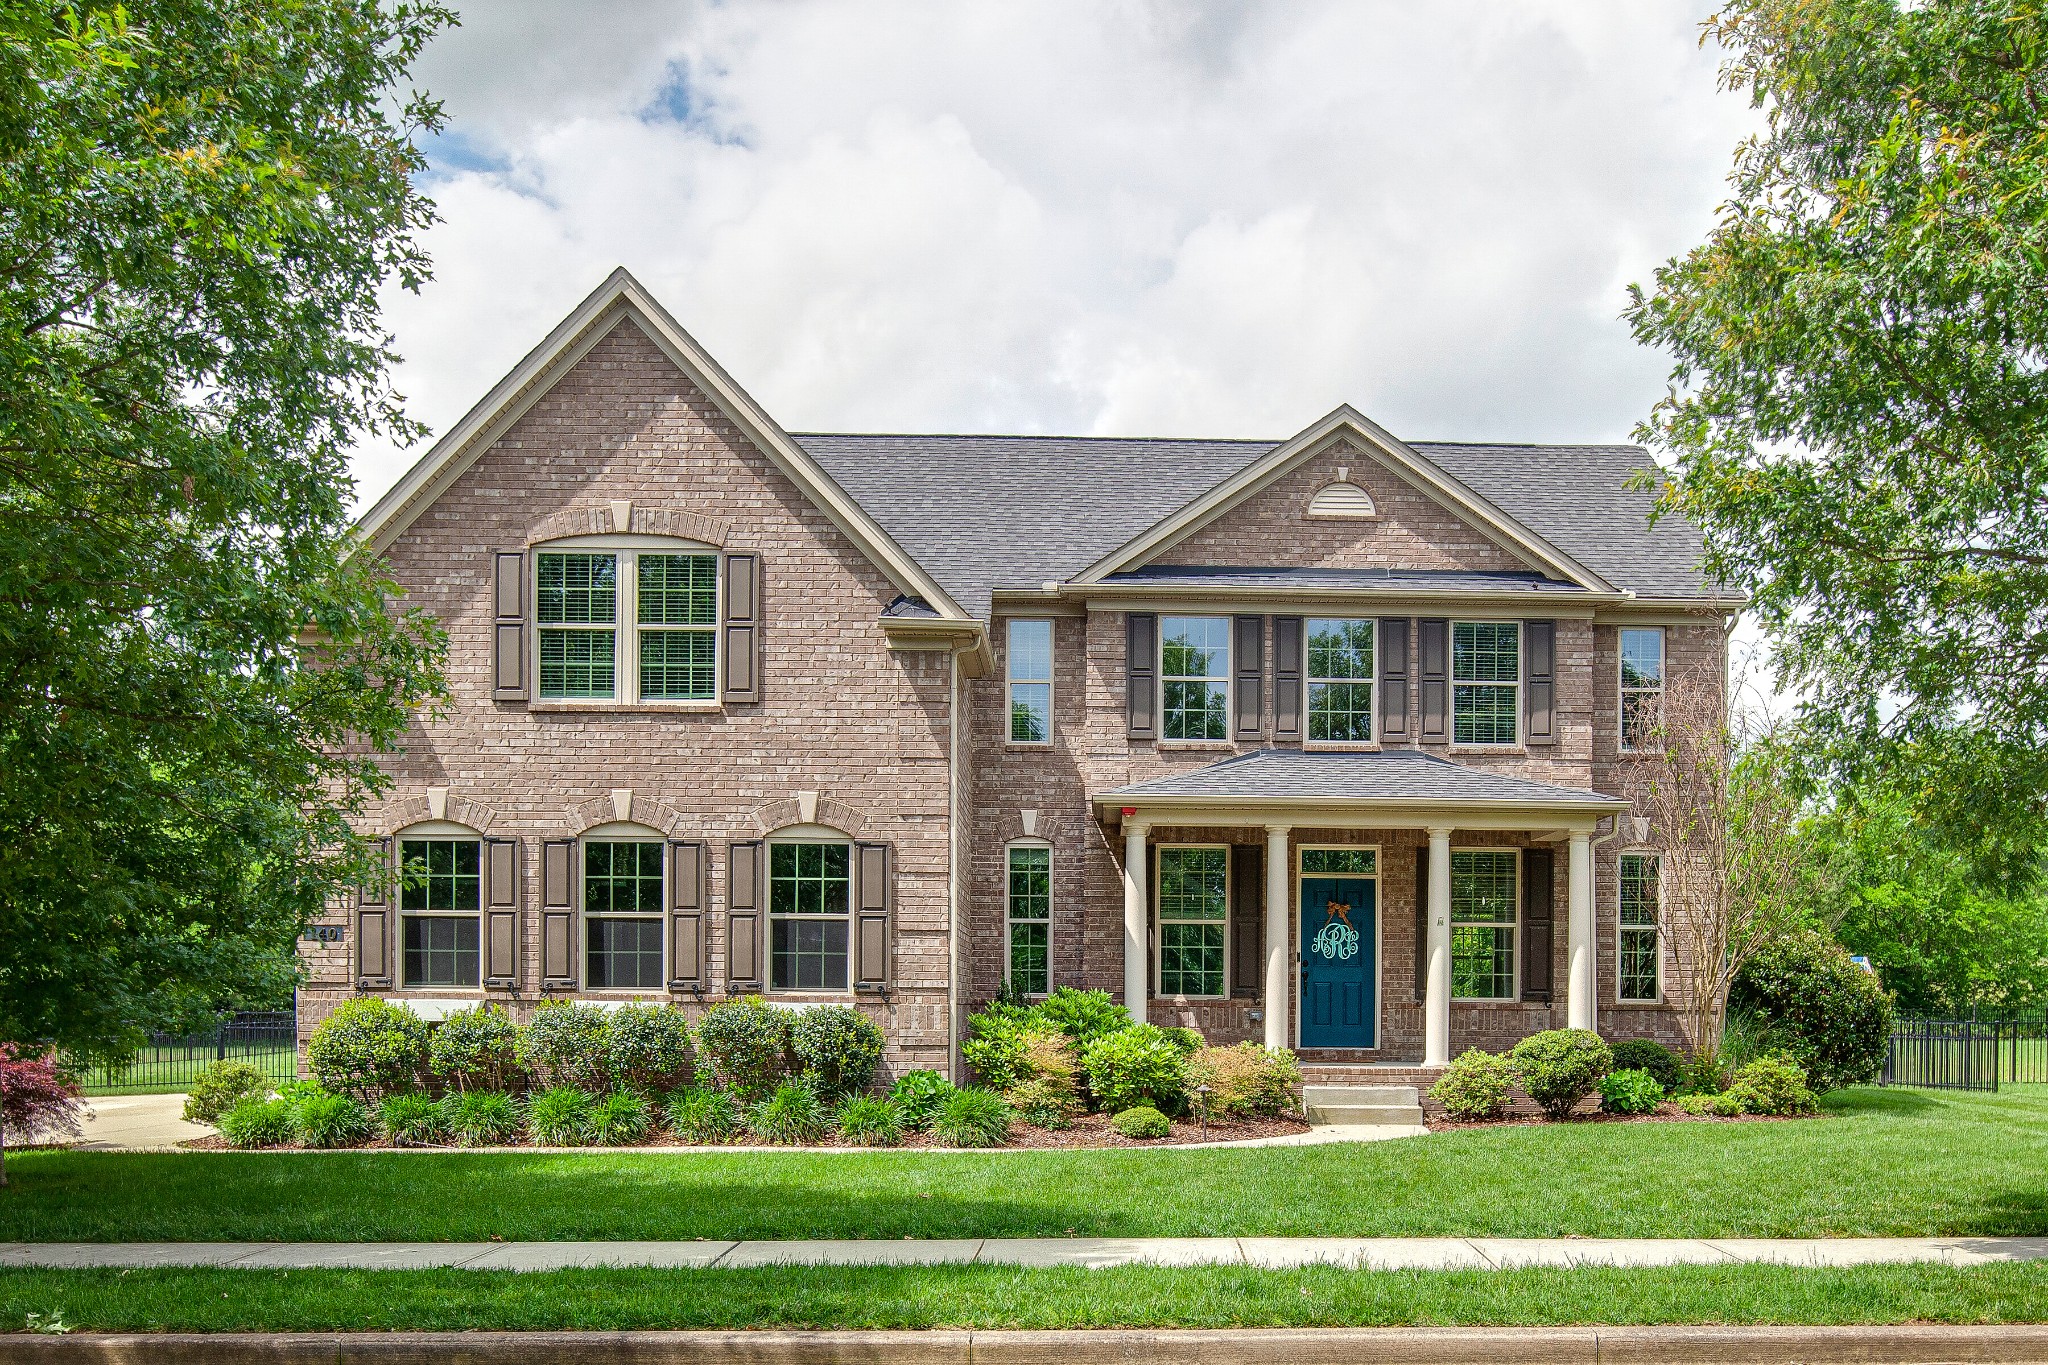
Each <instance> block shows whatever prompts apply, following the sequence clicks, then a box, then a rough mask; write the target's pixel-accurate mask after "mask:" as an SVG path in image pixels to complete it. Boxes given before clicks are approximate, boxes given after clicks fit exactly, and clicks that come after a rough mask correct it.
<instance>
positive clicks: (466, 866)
mask: <svg viewBox="0 0 2048 1365" xmlns="http://www.w3.org/2000/svg"><path fill="white" fill-rule="evenodd" d="M398 857H399V866H400V868H401V878H402V880H401V881H400V884H399V893H398V908H399V911H400V917H401V918H402V919H403V920H404V926H403V946H404V954H403V956H404V958H405V963H404V982H405V984H406V985H408V986H474V985H476V984H477V982H478V980H479V961H478V957H479V951H480V949H479V945H480V942H481V937H480V932H481V930H480V926H481V920H480V916H481V914H482V910H483V868H482V846H481V845H480V844H478V842H477V841H476V840H474V839H401V840H399V843H398Z"/></svg>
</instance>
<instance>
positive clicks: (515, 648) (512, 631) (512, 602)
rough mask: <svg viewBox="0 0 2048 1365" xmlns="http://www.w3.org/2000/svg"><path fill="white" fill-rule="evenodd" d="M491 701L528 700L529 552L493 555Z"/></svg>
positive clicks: (516, 551) (508, 552)
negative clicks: (527, 557) (527, 563)
mask: <svg viewBox="0 0 2048 1365" xmlns="http://www.w3.org/2000/svg"><path fill="white" fill-rule="evenodd" d="M491 564H492V572H491V700H492V701H525V700H526V551H524V550H499V551H497V552H496V553H495V554H493V555H492V556H491Z"/></svg>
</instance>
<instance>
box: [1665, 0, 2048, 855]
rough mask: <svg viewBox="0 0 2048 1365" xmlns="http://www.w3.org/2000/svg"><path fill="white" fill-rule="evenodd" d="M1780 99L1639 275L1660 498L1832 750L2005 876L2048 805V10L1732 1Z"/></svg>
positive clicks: (1732, 17)
mask: <svg viewBox="0 0 2048 1365" xmlns="http://www.w3.org/2000/svg"><path fill="white" fill-rule="evenodd" d="M1706 33H1707V36H1708V37H1709V38H1711V39H1715V40H1718V41H1719V42H1720V43H1721V44H1722V45H1723V46H1724V47H1725V48H1726V49H1727V50H1728V51H1729V53H1730V56H1729V59H1728V61H1727V63H1726V64H1725V66H1724V68H1723V81H1724V84H1725V85H1726V86H1727V87H1728V88H1731V89H1735V90H1741V91H1747V92H1748V93H1749V94H1750V96H1751V97H1752V98H1753V100H1754V101H1755V102H1756V104H1757V105H1759V106H1760V107H1762V108H1763V109H1765V110H1766V111H1767V113H1768V124H1767V127H1766V129H1765V131H1764V132H1763V133H1761V134H1760V135H1759V136H1757V137H1755V138H1753V139H1751V140H1749V141H1747V142H1745V143H1744V144H1743V145H1742V146H1741V147H1740V148H1739V149H1738V151H1737V154H1736V158H1735V166H1734V171H1733V174H1732V175H1731V177H1730V183H1731V186H1732V195H1731V197H1730V199H1729V201H1728V202H1727V203H1726V204H1725V205H1724V206H1723V207H1722V210H1721V214H1720V221H1719V223H1718V225H1717V226H1716V227H1715V229H1714V230H1713V232H1712V233H1711V234H1710V235H1709V237H1708V238H1707V240H1706V241H1705V242H1703V243H1702V244H1701V245H1699V246H1698V247H1696V248H1695V249H1694V250H1692V251H1691V252H1690V253H1688V254H1687V255H1685V256H1684V257H1682V258H1679V259H1677V260H1674V261H1672V262H1670V263H1668V264H1667V265H1666V266H1665V267H1664V268H1663V269H1661V270H1659V271H1658V272H1657V275H1656V285H1655V289H1654V290H1653V291H1651V292H1649V293H1644V292H1643V291H1641V290H1637V291H1634V294H1633V299H1632V304H1631V307H1630V308H1629V310H1628V314H1627V316H1628V318H1629V321H1630V322H1631V324H1632V325H1633V328H1634V331H1635V334H1636V336H1637V338H1638V339H1639V340H1641V341H1643V342H1645V343H1647V344H1650V345H1653V346H1657V347H1661V348H1663V349H1665V350H1667V351H1668V352H1670V353H1671V355H1672V356H1673V357H1674V358H1675V361H1676V367H1675V369H1674V371H1673V373H1672V392H1671V395H1670V396H1669V397H1668V398H1667V399H1666V401H1664V402H1663V403H1662V404H1660V405H1659V407H1658V408H1657V410H1656V411H1655V413H1654V414H1653V416H1652V418H1651V420H1650V421H1649V422H1648V423H1647V424H1646V426H1645V428H1644V436H1645V438H1646V439H1648V440H1651V441H1653V442H1654V443H1655V444H1657V445H1658V446H1660V447H1661V448H1662V449H1663V450H1664V451H1665V452H1667V453H1668V454H1669V455H1670V456H1671V457H1672V460H1673V463H1674V465H1675V469H1674V471H1673V473H1674V477H1673V479H1672V481H1671V483H1670V484H1669V486H1668V489H1667V491H1666V492H1665V494H1664V495H1663V501H1662V506H1663V507H1664V508H1665V509H1666V510H1669V511H1676V512H1682V513H1684V514H1685V515H1687V516H1688V517H1690V518H1692V519H1693V520H1694V521H1696V522H1698V523H1699V524H1700V525H1701V526H1703V527H1704V528H1705V530H1706V536H1707V560H1708V562H1707V567H1708V568H1709V569H1710V570H1711V571H1712V572H1714V573H1716V574H1718V575H1721V576H1723V577H1724V578H1725V579H1727V580H1728V581H1730V582H1732V583H1735V584H1737V585H1740V586H1742V587H1744V588H1747V589H1749V590H1750V591H1751V592H1752V593H1753V594H1754V598H1755V610H1756V612H1757V614H1758V616H1759V617H1760V618H1761V620H1762V622H1763V623H1764V625H1765V627H1766V628H1767V630H1768V631H1769V633H1770V634H1771V636H1772V637H1773V639H1774V641H1775V642H1776V644H1777V647H1778V655H1777V657H1778V660H1779V663H1780V666H1781V668H1782V670H1783V673H1784V681H1785V683H1786V684H1787V685H1788V686H1789V687H1790V688H1792V689H1793V690H1794V691H1796V692H1798V693H1799V694H1800V695H1801V696H1802V697H1803V698H1804V699H1805V701H1806V703H1807V706H1806V710H1805V719H1806V721H1807V722H1808V724H1809V725H1810V726H1811V727H1812V729H1813V731H1814V732H1815V733H1816V734H1817V735H1818V736H1819V738H1820V739H1821V740H1822V741H1823V751H1824V752H1827V753H1830V754H1832V755H1833V756H1834V757H1835V758H1836V759H1837V760H1839V761H1840V762H1842V763H1843V764H1844V765H1845V766H1847V767H1848V768H1850V769H1852V770H1853V769H1855V768H1856V767H1857V766H1859V765H1861V764H1864V763H1868V762H1876V763H1881V764H1889V765H1890V766H1892V767H1894V768H1895V769H1899V770H1906V769H1905V768H1904V767H1902V763H1910V765H1911V766H1910V770H1911V771H1913V772H1915V773H1916V774H1918V778H1917V783H1918V788H1919V790H1918V792H1917V794H1916V798H1915V800H1916V805H1918V806H1919V807H1920V808H1922V809H1923V810H1925V811H1926V812H1927V813H1928V814H1929V815H1930V816H1931V817H1938V818H1941V819H1943V820H1945V821H1946V822H1947V823H1948V824H1950V825H1951V826H1953V827H1954V828H1956V829H1958V830H1969V831H1972V832H1973V833H1981V832H1987V831H1988V832H1989V833H1990V834H1992V835H1993V836H1994V837H1993V838H1992V839H1990V840H1989V841H1985V842H1981V843H1976V844H1974V845H1973V846H1975V847H1980V848H1982V849H1984V850H1986V851H1987V852H1988V853H1989V854H1991V855H1993V856H1992V858H1991V859H1990V862H1991V866H1992V867H1993V868H1995V869H1999V870H2002V871H2004V872H2006V873H2007V874H2014V873H2022V872H2031V871H2032V869H2033V865H2034V860H2033V854H2032V849H2033V847H2034V845H2035V842H2036V834H2037V831H2038V829H2039V828H2040V827H2041V824H2042V821H2043V812H2044V795H2048V615H2044V614H2043V613H2042V610H2041V603H2042V602H2043V601H2044V600H2048V88H2044V81H2043V76H2044V71H2043V64H2044V58H2048V19H2044V14H2043V8H2042V5H2041V4H2040V3H2038V0H1928V3H1923V4H1912V5H1906V4H1899V3H1894V2H1893V0H1734V3H1731V4H1729V5H1728V6H1726V7H1725V8H1723V9H1722V10H1721V12H1720V13H1719V14H1718V15H1716V16H1715V17H1714V18H1713V19H1711V20H1709V21H1708V23H1707V25H1706Z"/></svg>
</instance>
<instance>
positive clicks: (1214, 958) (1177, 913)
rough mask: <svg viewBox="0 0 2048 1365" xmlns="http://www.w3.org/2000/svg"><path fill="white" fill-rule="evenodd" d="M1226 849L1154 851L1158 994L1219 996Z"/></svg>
mask: <svg viewBox="0 0 2048 1365" xmlns="http://www.w3.org/2000/svg"><path fill="white" fill-rule="evenodd" d="M1229 885H1230V850H1228V849H1226V848H1221V847H1208V848H1173V847H1163V848H1161V849H1160V850H1159V993H1160V994H1161V995H1184V996H1185V995H1194V996H1204V995H1206V996H1220V995H1222V994H1223V993H1224V981H1223V949H1224V943H1225V940H1226V936H1227V931H1228V927H1229V919H1230V900H1229V890H1228V888H1229Z"/></svg>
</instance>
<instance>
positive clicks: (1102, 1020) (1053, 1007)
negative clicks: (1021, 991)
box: [1032, 986, 1131, 1054]
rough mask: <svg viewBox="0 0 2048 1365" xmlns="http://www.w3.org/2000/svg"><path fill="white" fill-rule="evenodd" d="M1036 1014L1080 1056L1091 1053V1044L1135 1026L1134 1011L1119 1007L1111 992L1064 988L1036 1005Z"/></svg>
mask: <svg viewBox="0 0 2048 1365" xmlns="http://www.w3.org/2000/svg"><path fill="white" fill-rule="evenodd" d="M1032 1012H1033V1013H1034V1014H1036V1015H1037V1016H1038V1017H1039V1019H1040V1020H1041V1021H1043V1022H1044V1023H1047V1024H1050V1025H1052V1026H1053V1027H1054V1028H1056V1029H1058V1030H1059V1031H1060V1032H1061V1033H1064V1034H1066V1035H1067V1041H1068V1042H1070V1043H1072V1044H1073V1045H1074V1051H1075V1052H1076V1053H1077V1054H1079V1053H1085V1052H1087V1051H1088V1047H1089V1044H1091V1043H1094V1042H1097V1041H1098V1040H1100V1039H1103V1038H1107V1037H1108V1036H1109V1035H1110V1034H1112V1033H1118V1032H1121V1031H1122V1030H1124V1029H1127V1028H1129V1027H1131V1015H1130V1011H1128V1010H1126V1009H1125V1008H1124V1007H1123V1006H1122V1005H1119V1004H1117V1002H1116V1001H1115V1000H1114V999H1112V998H1111V996H1110V994H1109V992H1108V991H1077V990H1075V989H1074V988H1073V987H1072V986H1061V987H1060V988H1059V989H1058V990H1056V991H1054V992H1053V993H1052V994H1051V995H1048V996H1047V997H1045V999H1043V1000H1041V1001H1039V1002H1038V1004H1037V1005H1035V1006H1033V1007H1032Z"/></svg>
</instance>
